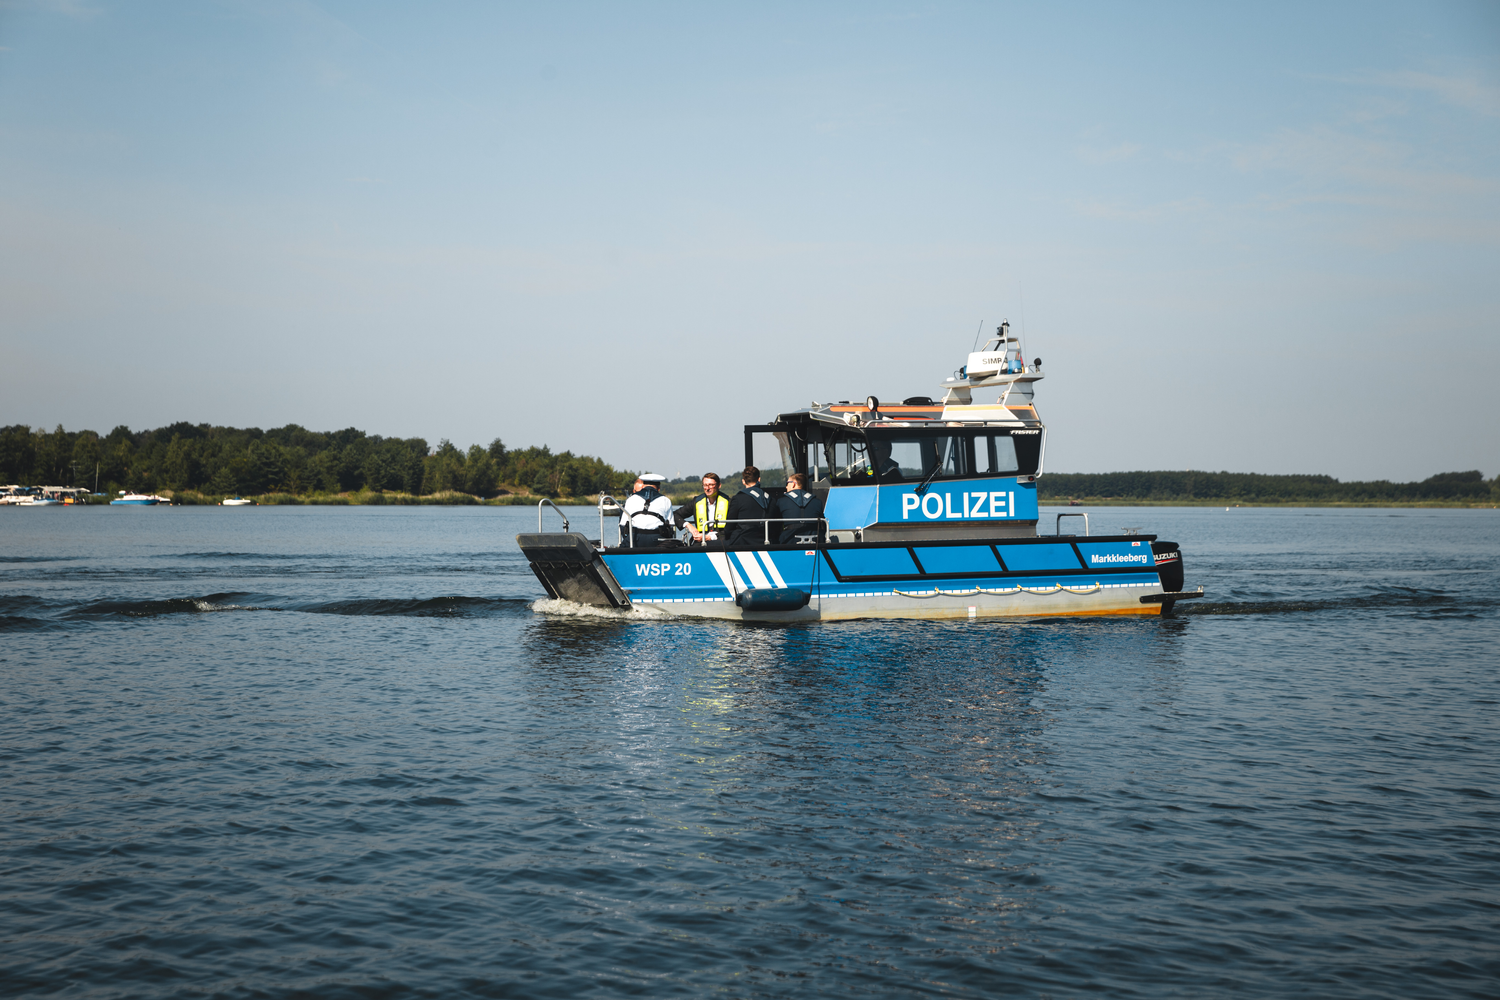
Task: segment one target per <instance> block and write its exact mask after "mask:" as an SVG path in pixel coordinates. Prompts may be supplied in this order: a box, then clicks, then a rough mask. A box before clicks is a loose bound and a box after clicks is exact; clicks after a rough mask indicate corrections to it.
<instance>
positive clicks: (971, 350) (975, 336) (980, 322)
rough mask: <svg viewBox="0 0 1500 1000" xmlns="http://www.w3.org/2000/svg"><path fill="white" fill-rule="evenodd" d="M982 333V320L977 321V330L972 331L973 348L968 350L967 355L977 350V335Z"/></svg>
mask: <svg viewBox="0 0 1500 1000" xmlns="http://www.w3.org/2000/svg"><path fill="white" fill-rule="evenodd" d="M983 332H984V320H980V321H979V329H978V330H975V331H974V346H973V347H971V348H969V353H970V354H973V353H974V352H975V351H977V350H979V335H980V334H981V333H983Z"/></svg>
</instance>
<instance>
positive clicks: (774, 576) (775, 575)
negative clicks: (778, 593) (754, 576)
mask: <svg viewBox="0 0 1500 1000" xmlns="http://www.w3.org/2000/svg"><path fill="white" fill-rule="evenodd" d="M760 561H761V562H763V563H765V565H766V572H767V573H769V574H770V576H771V580H772V581H773V582H774V583H775V584H776V586H778V587H785V586H786V580H784V579H782V576H781V571H780V570H778V569H777V568H776V560H774V559H772V558H771V553H769V552H762V553H760Z"/></svg>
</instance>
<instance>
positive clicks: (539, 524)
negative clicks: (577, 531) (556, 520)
mask: <svg viewBox="0 0 1500 1000" xmlns="http://www.w3.org/2000/svg"><path fill="white" fill-rule="evenodd" d="M543 507H551V508H552V509H553V510H555V511H557V516H558V517H560V518H562V519H563V530H564V531H572V530H573V528H572V526H571V525H570V524H568V515H566V514H564V513H563V511H562V508H561V507H559V506H558V505H557V504H555V503H553V502H552V501H551V500H548V499H547V498H546V497H542V498H541V499H540V500H538V501H537V502H536V530H537V533H538V534H540V533H541V530H542V508H543Z"/></svg>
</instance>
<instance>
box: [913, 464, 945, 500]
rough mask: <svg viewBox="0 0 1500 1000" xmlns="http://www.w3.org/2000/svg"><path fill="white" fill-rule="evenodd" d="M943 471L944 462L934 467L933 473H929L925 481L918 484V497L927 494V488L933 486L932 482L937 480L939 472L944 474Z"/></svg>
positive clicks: (916, 491)
mask: <svg viewBox="0 0 1500 1000" xmlns="http://www.w3.org/2000/svg"><path fill="white" fill-rule="evenodd" d="M942 471H943V463H942V462H938V463H937V464H936V465H934V466H933V467H932V471H931V472H929V473H927V477H926V478H925V479H923V480H922V481H921V482H920V483H918V484H917V488H916V490H915V491H914V492H915V493H916V494H917V496H921V495H922V494H923V493H926V492H927V487H929V486H931V485H932V481H933V480H934V479H936V478H937V474H938V473H939V472H942Z"/></svg>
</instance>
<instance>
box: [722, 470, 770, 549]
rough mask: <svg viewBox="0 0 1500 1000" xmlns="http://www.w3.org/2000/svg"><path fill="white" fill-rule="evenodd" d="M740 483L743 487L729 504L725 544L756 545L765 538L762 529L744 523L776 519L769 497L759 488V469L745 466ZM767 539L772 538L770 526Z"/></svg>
mask: <svg viewBox="0 0 1500 1000" xmlns="http://www.w3.org/2000/svg"><path fill="white" fill-rule="evenodd" d="M740 482H741V483H742V484H743V485H742V486H741V487H740V491H739V492H738V493H736V494H735V495H734V497H733V498H732V499H731V500H730V501H729V522H730V523H729V544H730V545H731V546H741V545H759V544H762V543H764V542H765V540H766V538H767V537H768V536H767V535H766V526H765V525H764V524H754V523H747V522H755V521H768V520H772V519H774V518H775V517H776V508H775V507H773V506H772V505H771V495H770V494H769V493H767V492H766V491H765V490H763V489H761V487H760V470H759V469H757V468H756V467H755V466H753V465H747V466H745V471H744V472H741V473H740ZM735 522H739V523H738V524H736V523H735ZM769 537H771V538H775V537H776V529H775V526H774V525H773V526H772V529H771V534H770V536H769Z"/></svg>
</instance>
